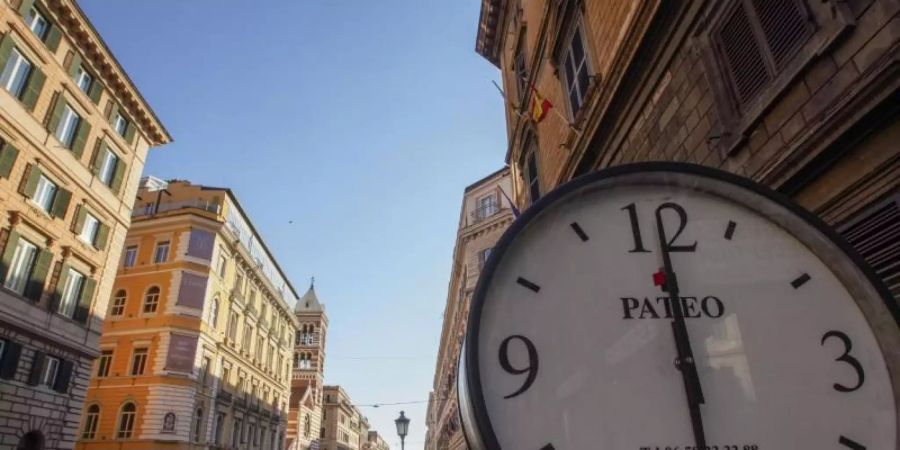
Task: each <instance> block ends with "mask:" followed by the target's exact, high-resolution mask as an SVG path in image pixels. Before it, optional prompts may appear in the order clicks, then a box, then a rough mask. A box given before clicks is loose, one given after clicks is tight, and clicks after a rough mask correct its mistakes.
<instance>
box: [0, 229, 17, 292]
mask: <svg viewBox="0 0 900 450" xmlns="http://www.w3.org/2000/svg"><path fill="white" fill-rule="evenodd" d="M18 243H19V233H16V232H15V231H10V232H9V238H7V239H6V248H5V249H4V250H3V256H2V257H0V283H2V282H4V281H6V271H7V269H9V265H10V264H12V259H13V254H14V253H15V252H16V245H17V244H18Z"/></svg>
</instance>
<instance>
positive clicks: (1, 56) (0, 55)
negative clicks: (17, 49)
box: [0, 33, 16, 67]
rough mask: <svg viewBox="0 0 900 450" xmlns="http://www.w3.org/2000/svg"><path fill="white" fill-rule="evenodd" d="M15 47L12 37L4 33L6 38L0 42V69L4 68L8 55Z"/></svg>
mask: <svg viewBox="0 0 900 450" xmlns="http://www.w3.org/2000/svg"><path fill="white" fill-rule="evenodd" d="M15 45H16V44H15V42H13V38H12V35H11V34H10V33H6V36H4V37H3V40H2V41H0V67H6V61H7V60H8V59H9V55H10V53H12V49H13V47H14V46H15Z"/></svg>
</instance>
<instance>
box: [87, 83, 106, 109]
mask: <svg viewBox="0 0 900 450" xmlns="http://www.w3.org/2000/svg"><path fill="white" fill-rule="evenodd" d="M101 92H103V83H101V82H100V80H98V79H97V78H96V77H94V81H92V82H91V89H90V91H88V97H90V98H91V101H92V102H94V104H95V105H99V104H100V93H101Z"/></svg>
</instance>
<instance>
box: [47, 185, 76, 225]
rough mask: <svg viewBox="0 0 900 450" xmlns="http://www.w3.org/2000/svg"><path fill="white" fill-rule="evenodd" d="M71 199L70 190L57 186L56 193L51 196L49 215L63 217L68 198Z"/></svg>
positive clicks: (64, 216) (67, 207)
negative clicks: (51, 202)
mask: <svg viewBox="0 0 900 450" xmlns="http://www.w3.org/2000/svg"><path fill="white" fill-rule="evenodd" d="M71 199H72V193H71V192H69V191H67V190H65V189H63V188H57V189H56V195H54V196H53V204H52V205H51V206H50V215H51V216H53V217H59V218H60V219H65V218H66V211H67V210H68V209H69V200H71Z"/></svg>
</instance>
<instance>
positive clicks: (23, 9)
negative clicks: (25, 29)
mask: <svg viewBox="0 0 900 450" xmlns="http://www.w3.org/2000/svg"><path fill="white" fill-rule="evenodd" d="M32 6H34V0H22V4H21V5H19V14H21V15H22V16H23V17H24V16H25V15H27V14H28V10H30V9H31V7H32Z"/></svg>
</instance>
